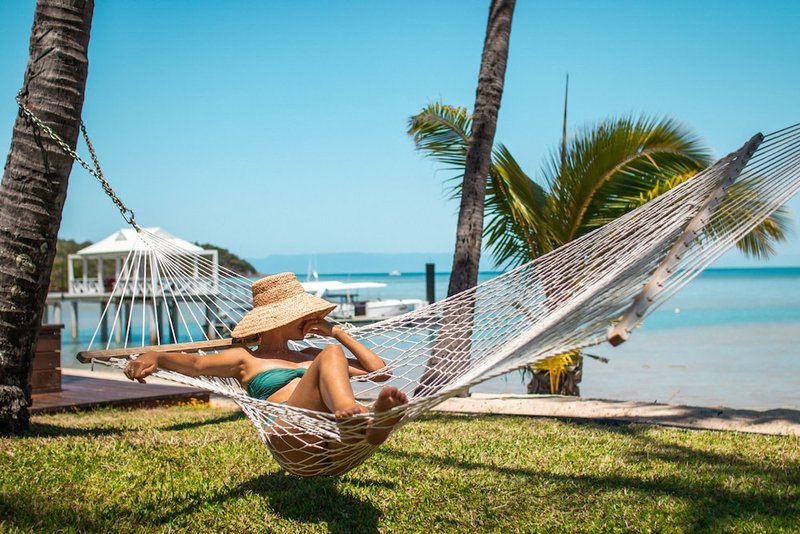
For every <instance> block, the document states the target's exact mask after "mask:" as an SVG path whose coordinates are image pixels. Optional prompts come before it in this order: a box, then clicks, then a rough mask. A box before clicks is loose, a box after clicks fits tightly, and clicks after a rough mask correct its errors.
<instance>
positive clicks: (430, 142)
mask: <svg viewBox="0 0 800 534" xmlns="http://www.w3.org/2000/svg"><path fill="white" fill-rule="evenodd" d="M471 127H472V122H471V117H470V116H469V113H468V112H467V110H466V109H465V108H461V107H453V106H447V105H444V104H441V103H432V104H429V105H428V106H426V107H425V108H424V109H423V110H422V111H421V112H420V113H419V114H417V115H414V116H412V117H411V118H410V119H409V129H408V132H409V134H410V135H411V136H412V137H413V139H414V143H415V144H416V147H417V149H418V150H420V151H421V152H423V153H424V154H425V155H426V156H428V157H431V158H433V159H435V160H437V161H439V162H441V163H443V164H445V165H446V166H447V168H448V169H449V170H451V171H452V172H453V173H454V175H453V177H452V178H451V180H452V182H451V183H452V187H451V193H452V196H453V197H458V196H460V194H461V188H460V176H461V174H462V173H463V169H464V161H465V154H466V147H467V146H468V145H469V143H470V138H471V135H472V133H471ZM710 162H711V158H710V155H709V153H708V152H707V151H706V149H705V148H704V147H703V145H702V143H701V142H700V140H699V138H698V137H697V136H696V135H694V134H692V133H691V132H690V131H689V130H687V129H686V128H684V127H682V126H681V125H680V124H678V123H676V122H675V121H674V120H671V119H669V118H660V119H657V118H652V117H646V116H644V117H622V118H616V119H608V120H605V121H602V122H600V123H598V124H596V125H592V126H589V127H586V128H584V129H582V130H579V131H578V132H577V133H576V134H575V135H573V136H572V138H571V139H569V140H567V139H566V135H565V136H564V139H563V140H562V144H561V147H560V149H559V150H556V151H553V152H552V153H551V154H550V155H549V157H548V158H547V160H546V162H545V164H544V166H543V167H542V169H541V172H540V178H539V180H538V181H534V180H532V179H531V178H530V177H529V176H528V175H527V174H526V173H525V172H524V171H523V170H522V168H521V167H520V165H519V164H518V163H517V161H516V160H515V159H514V157H513V155H512V154H511V152H510V151H509V150H508V148H507V147H505V146H504V145H502V144H499V145H497V146H496V147H495V149H494V152H493V161H492V166H491V167H490V169H489V172H488V180H487V188H486V200H485V202H486V223H485V225H484V236H485V238H486V246H487V247H488V248H489V249H490V251H491V253H492V256H493V259H494V261H495V264H496V265H497V266H498V267H502V268H507V267H513V266H516V265H519V264H522V263H525V262H528V261H530V260H532V259H535V258H537V257H539V256H541V255H542V254H546V253H547V252H550V251H551V250H553V249H555V248H557V247H559V246H561V245H563V244H565V243H567V242H569V241H572V240H573V239H576V238H578V237H580V236H582V235H584V234H586V233H588V232H591V231H592V230H595V229H597V228H599V227H600V226H602V225H604V224H606V223H608V222H610V221H612V220H614V219H615V218H617V217H620V216H621V215H623V214H625V213H627V212H629V211H631V210H633V209H635V208H637V207H639V206H641V205H642V204H644V203H645V202H647V201H649V200H651V199H653V198H655V197H656V196H658V195H660V194H662V193H664V192H665V191H667V190H669V189H671V188H672V187H675V186H677V185H678V184H680V183H682V182H684V181H686V180H690V179H691V178H692V177H693V176H694V175H695V174H697V173H698V172H699V171H701V170H703V169H704V168H705V167H706V166H708V165H709V163H710ZM730 194H732V195H746V194H747V191H746V190H743V189H742V187H741V186H736V185H734V187H732V188H731V191H730ZM732 204H733V203H732ZM736 204H738V203H736ZM740 215H741V216H746V214H744V213H742V214H736V213H732V214H730V215H729V216H730V217H732V218H738V217H739V216H740ZM788 222H789V221H788V217H787V214H786V212H785V211H783V210H778V211H777V212H775V213H774V214H773V215H772V216H771V217H769V218H768V219H767V220H765V221H764V222H763V223H762V224H761V225H760V226H758V227H757V228H756V229H755V230H754V231H753V232H751V233H750V234H749V235H747V236H746V237H745V238H744V239H742V240H741V241H740V242H739V243H738V244H737V245H738V247H739V248H740V250H742V251H743V252H744V253H745V254H748V255H751V256H758V257H763V256H768V255H770V254H771V253H772V252H773V245H774V243H775V242H777V241H780V240H782V239H784V236H785V234H786V232H787V230H788ZM718 224H725V222H724V220H723V221H721V222H719V223H718ZM711 231H713V228H712V229H711ZM561 356H563V358H561ZM559 358H560V360H559V361H561V362H562V363H563V367H565V368H570V367H572V368H575V369H578V370H579V369H580V363H581V360H580V358H581V355H580V354H579V353H574V352H573V353H568V354H566V355H559ZM564 362H566V363H564ZM552 366H553V362H543V363H542V364H541V365H539V366H538V368H537V369H532V371H534V372H548V370H549V369H550V368H551V367H552ZM559 374H562V373H560V372H559ZM551 378H552V376H551ZM557 382H558V381H557ZM551 384H552V386H551V387H553V388H555V391H559V390H560V389H559V388H560V386H559V384H553V382H552V380H551ZM555 391H554V392H555Z"/></svg>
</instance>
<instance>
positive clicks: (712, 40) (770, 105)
mask: <svg viewBox="0 0 800 534" xmlns="http://www.w3.org/2000/svg"><path fill="white" fill-rule="evenodd" d="M34 3H35V2H34V1H33V0H0V50H2V55H0V73H1V74H0V84H2V85H1V86H0V145H2V146H5V147H7V146H9V140H10V135H11V127H12V124H13V119H14V116H15V113H16V104H15V102H14V95H15V94H16V92H17V90H18V89H19V87H20V86H21V84H22V77H23V74H24V69H25V64H26V61H27V54H28V52H27V49H28V38H29V34H30V28H31V23H32V17H33V8H34ZM487 14H488V1H471V0H461V1H436V2H430V1H415V0H404V1H402V2H388V1H382V2H369V1H352V2H344V1H341V2H333V1H329V2H323V1H309V2H255V1H228V2H218V1H199V0H198V1H195V2H189V1H171V2H163V1H155V0H140V1H137V2H121V1H114V2H97V5H96V6H95V15H94V23H93V28H92V36H91V43H90V50H89V79H88V83H87V94H86V101H85V104H84V120H85V122H86V124H87V127H88V128H89V132H90V134H91V135H92V137H93V140H94V144H95V146H96V148H97V150H98V152H99V155H100V158H101V162H102V163H103V165H104V170H105V171H106V174H107V176H108V178H109V180H110V181H111V182H112V185H113V187H114V188H115V189H116V190H117V192H118V194H119V195H120V197H121V198H122V199H123V200H124V201H125V202H126V203H127V204H128V205H129V206H130V207H132V208H133V209H134V210H135V211H136V215H137V220H138V221H139V222H140V224H142V225H145V226H162V227H164V228H166V229H168V230H169V231H171V232H172V233H174V234H176V235H178V236H181V237H184V238H186V239H190V240H197V241H209V242H212V243H216V244H218V245H221V246H225V247H227V248H229V249H231V250H233V251H234V252H236V253H239V254H240V255H243V256H246V257H264V256H268V255H270V254H302V253H309V254H322V253H326V252H344V251H362V252H383V253H388V252H450V251H452V248H453V243H454V238H455V223H456V211H457V208H458V206H457V205H456V204H455V203H454V202H452V201H448V200H447V198H446V194H445V189H444V187H443V185H442V180H443V178H445V177H447V174H446V173H444V172H437V166H436V165H435V164H434V163H433V162H431V161H427V160H424V159H423V158H422V157H421V155H420V154H418V153H416V152H415V151H414V149H413V145H412V142H411V140H410V138H409V137H408V135H407V134H406V133H405V130H406V123H407V119H408V117H409V116H410V115H412V114H414V113H416V112H418V111H419V110H420V109H421V108H422V107H423V106H424V105H425V104H426V103H428V102H430V101H434V100H441V101H443V102H445V103H449V104H454V105H463V106H467V107H470V108H471V107H472V105H473V102H474V95H475V85H476V81H477V74H478V67H479V64H480V54H481V48H482V44H483V37H484V32H485V25H486V18H487ZM798 20H800V2H794V1H790V0H785V1H762V2H752V1H747V2H745V1H735V0H733V1H731V0H728V1H702V2H696V1H694V2H690V1H678V0H675V1H671V2H634V1H613V0H612V1H604V2H591V1H588V0H587V1H559V2H555V1H551V2H539V1H524V0H520V1H519V2H518V5H517V9H516V13H515V16H514V22H513V26H512V32H511V47H510V55H509V62H508V70H507V73H506V86H505V93H504V95H503V102H502V107H501V109H500V117H499V123H498V130H497V136H496V140H497V141H499V142H503V143H505V144H506V145H507V146H508V147H509V148H510V149H511V151H512V153H513V154H514V155H515V156H516V158H517V159H518V160H519V161H520V163H521V164H522V166H523V168H524V169H525V170H526V171H527V172H528V174H529V175H532V176H535V175H537V174H538V169H539V168H540V166H541V165H542V162H543V158H544V157H545V155H546V154H547V153H548V152H549V151H550V150H552V149H553V148H554V147H555V145H556V144H557V142H558V139H559V135H560V130H561V112H562V100H563V91H564V76H565V74H566V73H567V72H569V75H570V117H569V123H568V127H569V129H570V130H573V131H574V130H576V129H577V128H580V127H582V126H585V125H587V124H589V123H593V122H597V121H599V120H602V119H605V118H608V117H611V116H619V115H622V114H627V113H647V114H653V115H659V116H660V115H670V116H672V117H674V118H676V119H678V120H680V121H682V122H683V123H685V124H686V125H687V126H689V127H691V128H692V129H693V130H694V131H695V132H697V133H698V134H699V135H700V136H701V137H702V138H703V139H705V141H706V142H707V144H708V145H709V147H710V148H711V149H712V151H713V152H714V153H715V155H717V156H722V155H725V154H727V153H728V152H730V151H731V150H733V149H735V148H737V147H738V146H740V145H741V144H742V143H743V142H744V141H746V140H747V139H749V137H750V136H751V135H752V134H753V133H755V132H756V131H763V132H765V133H767V132H771V131H774V130H776V129H779V128H782V127H784V126H786V125H789V124H794V123H796V122H798V121H800V98H799V97H800V68H798V61H797V57H798V52H800V32H798V31H797V22H798ZM82 150H83V149H82ZM84 152H85V151H84ZM791 208H792V210H793V212H794V214H795V219H797V217H798V214H800V199H798V198H795V199H794V200H793V201H792V203H791ZM123 225H124V222H123V221H122V219H121V218H120V217H119V213H118V212H117V210H116V208H115V207H114V206H113V205H112V204H111V202H110V201H108V200H107V199H106V198H105V197H104V196H103V193H102V191H101V189H100V187H99V185H98V184H97V183H96V182H95V181H94V179H93V178H92V177H91V176H89V175H87V174H86V173H85V172H83V171H82V170H81V169H79V168H77V167H76V168H74V170H73V173H72V177H71V179H70V187H69V196H68V199H67V204H66V207H65V211H64V219H63V222H62V227H61V236H62V237H67V238H73V239H78V240H97V239H99V238H102V237H104V236H105V235H107V234H109V233H111V232H112V231H114V230H116V229H118V228H121V227H122V226H123ZM727 263H728V264H733V263H738V260H737V259H736V258H728V259H727ZM769 265H800V232H798V231H797V224H796V225H795V232H794V234H793V235H792V236H791V238H790V242H789V243H787V244H786V245H784V246H782V247H781V248H780V249H779V254H778V256H777V257H776V258H775V259H774V260H773V261H771V262H770V263H769Z"/></svg>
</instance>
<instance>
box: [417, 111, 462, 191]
mask: <svg viewBox="0 0 800 534" xmlns="http://www.w3.org/2000/svg"><path fill="white" fill-rule="evenodd" d="M408 134H409V135H410V136H411V137H412V138H413V140H414V145H415V146H416V148H417V150H418V151H420V152H422V153H423V154H424V155H425V157H428V158H432V159H434V160H436V161H439V162H441V163H444V164H445V165H446V166H447V167H446V168H447V169H448V170H451V171H454V172H456V174H455V175H453V176H451V177H450V178H449V179H448V180H449V181H451V182H452V183H453V186H452V189H451V196H452V197H458V196H459V195H460V194H461V185H462V184H461V182H462V180H461V178H462V177H463V176H464V166H465V165H466V160H467V151H468V150H469V143H470V136H471V135H472V116H471V115H470V114H469V113H468V111H467V108H463V107H454V106H448V105H445V104H442V103H440V102H432V103H430V104H428V105H427V106H425V107H424V108H423V109H422V111H420V112H419V113H418V114H416V115H412V116H411V117H409V119H408Z"/></svg>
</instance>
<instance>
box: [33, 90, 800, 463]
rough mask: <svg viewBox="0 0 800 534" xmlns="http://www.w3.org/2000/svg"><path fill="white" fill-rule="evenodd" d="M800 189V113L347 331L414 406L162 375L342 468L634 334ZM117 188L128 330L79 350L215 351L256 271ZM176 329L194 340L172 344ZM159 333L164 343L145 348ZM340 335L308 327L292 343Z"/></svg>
mask: <svg viewBox="0 0 800 534" xmlns="http://www.w3.org/2000/svg"><path fill="white" fill-rule="evenodd" d="M20 106H21V108H22V109H23V112H25V113H26V115H28V116H29V117H31V118H32V120H34V121H37V124H39V125H40V126H41V127H43V128H44V129H45V131H47V132H48V134H50V135H51V137H53V138H54V139H56V138H57V137H56V136H55V134H53V133H52V130H50V129H49V128H47V127H46V125H43V124H41V121H38V119H36V118H35V116H33V114H32V113H30V111H29V110H27V108H25V107H24V106H23V105H22V104H21V103H20ZM84 134H85V132H84ZM87 145H88V146H89V149H90V152H91V153H92V159H93V160H94V163H95V166H94V168H91V167H90V166H89V165H88V164H86V163H85V162H83V160H81V159H80V158H79V157H77V155H76V154H75V153H74V151H70V153H71V155H72V156H73V157H75V158H76V160H77V161H79V163H81V164H82V165H83V166H84V167H85V168H87V170H89V171H90V172H91V173H92V174H93V175H94V176H95V177H97V178H98V179H99V180H100V181H101V182H102V183H103V184H104V187H106V186H107V183H106V182H105V180H104V179H103V178H102V171H101V170H100V168H99V165H98V164H97V160H96V157H95V156H94V153H93V151H92V149H91V145H90V144H89V143H88V139H87ZM65 150H66V149H65ZM798 189H800V124H798V125H795V126H792V127H789V128H786V129H784V130H780V131H778V132H775V133H772V134H769V135H767V136H762V135H761V134H758V135H756V136H754V137H753V138H752V139H751V140H750V141H748V142H747V143H746V144H745V145H744V146H743V147H742V148H741V149H739V150H738V151H736V152H734V153H732V154H730V155H728V156H726V157H725V158H722V159H721V160H719V161H718V162H717V163H715V164H714V165H713V166H711V167H709V168H707V169H706V170H705V171H703V172H701V173H699V174H698V175H697V176H695V177H693V178H692V179H690V180H688V181H686V182H684V183H683V184H681V185H679V186H677V187H675V188H673V189H671V190H669V191H668V192H666V193H664V194H663V195H660V196H658V197H657V198H655V199H654V200H652V201H650V202H648V203H647V204H645V205H643V206H641V207H640V208H638V209H636V210H634V211H631V212H629V213H628V214H626V215H624V216H622V217H620V218H618V219H615V220H614V221H612V222H610V223H608V224H607V225H605V226H603V227H601V228H599V229H597V230H595V231H594V232H592V233H590V234H587V235H585V236H583V237H581V238H579V239H577V240H575V241H572V242H570V243H568V244H566V245H564V246H562V247H561V248H559V249H557V250H554V251H553V252H551V253H549V254H547V255H544V256H541V257H539V258H538V259H536V260H534V261H532V262H530V263H528V264H525V265H523V266H520V267H518V268H516V269H514V270H512V271H509V272H506V273H504V274H502V275H500V276H498V277H496V278H493V279H491V280H489V281H487V282H485V283H483V284H480V285H479V286H477V287H475V288H472V289H470V290H468V291H465V292H463V293H460V294H458V295H455V296H453V297H449V298H447V299H445V300H442V301H439V302H436V303H434V304H431V305H429V306H427V307H425V308H422V309H419V310H416V311H413V312H410V313H408V314H405V315H402V316H399V317H393V318H391V319H387V320H385V321H381V322H379V323H375V324H370V325H366V326H362V327H358V328H348V331H349V333H350V334H351V335H352V336H353V337H354V338H356V339H357V340H358V341H360V342H361V343H363V344H364V345H366V346H368V347H370V348H371V349H372V350H373V351H375V352H376V353H378V354H379V355H380V356H381V358H383V360H384V361H386V362H388V363H387V365H388V367H389V369H390V370H391V378H390V380H389V381H388V382H379V381H376V380H373V377H375V376H376V375H379V374H383V371H377V372H375V373H371V374H367V375H364V376H358V377H354V378H353V379H352V384H353V390H354V392H355V394H356V397H357V398H360V399H374V398H376V397H377V393H378V392H379V391H380V390H381V389H382V388H383V387H384V386H386V385H392V386H395V387H398V388H400V389H401V390H403V391H405V392H406V393H407V394H408V395H409V397H410V401H409V403H408V404H405V405H402V406H398V407H395V408H393V409H391V410H389V411H387V412H382V413H380V414H360V415H356V416H354V417H352V418H349V419H347V420H345V421H343V422H337V421H336V420H335V419H334V417H333V416H332V415H331V414H329V413H322V412H315V411H310V410H304V409H300V408H295V407H291V406H287V405H282V404H275V403H271V402H269V401H266V400H258V399H254V398H252V397H249V396H248V395H247V393H246V392H245V391H244V390H243V389H242V387H241V384H239V382H238V381H237V380H235V379H232V378H216V377H189V376H185V375H182V374H179V373H176V372H173V371H168V370H159V371H158V372H157V373H156V376H159V377H162V378H166V379H169V380H172V381H175V382H179V383H182V384H186V385H189V386H195V387H200V388H203V389H207V390H210V391H212V392H214V393H217V394H219V395H223V396H225V397H228V398H230V399H232V400H233V401H234V402H235V403H236V404H238V405H239V407H240V408H241V409H242V411H243V412H244V413H245V414H246V415H247V416H248V417H249V418H250V420H251V421H252V422H253V424H254V425H255V427H256V428H257V429H258V432H259V435H260V437H261V439H262V440H263V441H264V443H265V444H266V445H267V447H268V448H269V449H270V451H271V452H272V454H273V456H274V457H275V459H276V460H277V461H278V463H279V464H280V465H281V466H282V467H283V468H284V469H285V470H286V471H288V472H290V473H293V474H296V475H300V476H316V475H331V474H339V473H344V472H346V471H348V470H350V469H352V468H353V467H356V466H357V465H359V464H361V463H362V462H363V461H364V460H365V459H366V458H368V457H369V456H370V455H371V454H372V453H373V451H374V449H375V446H373V445H370V444H369V443H367V442H366V440H364V439H363V431H364V429H365V428H366V425H367V424H368V423H370V424H372V425H373V427H374V426H380V425H386V426H389V427H391V426H392V425H394V426H393V430H392V431H394V430H396V429H397V428H399V427H401V426H402V425H403V424H406V423H408V422H409V421H411V420H413V419H414V418H415V417H417V416H419V415H420V414H422V413H424V412H426V411H427V410H429V409H431V408H432V407H434V406H435V405H437V404H439V403H441V402H442V401H443V400H445V399H447V398H449V397H452V396H454V395H457V394H459V393H461V392H463V391H465V390H467V389H468V388H470V387H471V386H474V385H475V384H478V383H480V382H482V381H484V380H487V379H490V378H492V377H495V376H498V375H501V374H505V373H507V372H509V371H512V370H515V369H518V368H521V367H523V366H527V365H529V364H532V363H534V362H536V361H539V360H542V359H545V358H547V357H550V356H554V355H558V354H562V353H565V352H567V351H570V350H574V349H582V348H585V347H589V346H593V345H597V344H600V343H604V342H606V341H610V342H611V343H612V344H615V345H616V344H619V343H621V342H623V341H624V340H626V339H627V338H628V337H629V335H630V334H631V332H632V331H633V329H634V328H635V327H636V326H637V325H638V324H639V323H641V321H642V320H644V318H645V317H646V316H647V315H648V314H649V313H651V312H652V311H653V310H654V309H655V308H657V307H658V306H659V305H661V304H662V303H663V302H664V301H665V300H666V299H668V298H669V297H670V296H672V295H673V294H674V293H675V292H677V291H678V290H679V289H680V288H681V287H683V286H684V285H685V284H687V283H688V282H689V281H690V280H692V279H693V278H694V277H695V276H697V275H698V274H699V273H700V272H701V271H702V269H704V268H705V267H707V266H708V265H709V264H710V263H712V262H713V261H714V260H715V259H717V258H718V257H719V256H721V255H722V254H723V253H724V252H725V251H726V250H727V249H729V248H730V247H732V246H733V245H734V244H735V243H736V242H737V241H738V240H739V239H741V238H742V237H743V236H745V235H746V234H747V233H749V232H750V231H751V230H752V229H753V228H755V227H756V226H757V225H758V224H760V223H761V222H762V221H764V219H766V218H767V217H768V216H769V215H770V214H771V213H773V212H774V211H775V210H776V209H778V208H779V207H781V206H782V205H783V204H784V203H785V202H786V201H787V200H788V199H789V198H791V197H792V196H793V195H794V194H795V193H796V192H797V191H798ZM109 190H110V188H109V189H107V191H109ZM109 194H110V196H112V199H114V202H115V204H117V206H118V207H119V208H120V211H121V212H122V214H123V217H125V218H126V220H128V221H129V222H130V223H131V225H132V226H133V227H134V228H135V230H136V235H137V238H138V240H137V245H136V246H134V247H132V249H131V252H130V254H129V255H128V257H127V259H126V261H125V262H124V265H123V267H122V270H121V272H120V274H119V276H118V278H117V280H116V283H115V285H114V287H113V290H112V293H111V297H110V298H109V300H108V302H107V304H106V305H105V308H104V310H103V312H102V316H101V320H100V323H101V324H107V323H106V322H107V321H109V320H110V321H112V328H117V329H118V330H120V331H124V336H122V338H123V339H122V340H121V341H122V343H121V344H122V348H111V341H110V340H109V341H108V343H106V345H105V347H102V348H99V349H98V348H96V347H97V345H96V344H95V341H96V338H97V336H98V332H99V331H100V325H98V328H97V329H96V330H95V334H94V336H93V337H92V341H91V343H90V345H89V348H88V349H87V350H86V351H83V352H81V353H79V355H78V358H79V359H80V360H81V361H83V362H99V363H104V364H107V365H111V366H114V367H118V368H123V367H125V366H126V365H127V363H128V361H129V360H128V357H130V356H132V355H136V354H140V353H142V352H145V351H147V350H169V351H180V350H182V351H186V352H199V353H204V352H208V351H212V350H219V349H224V348H228V347H230V346H231V345H232V340H231V339H230V332H231V330H232V329H233V326H234V325H235V324H236V323H237V322H238V321H239V320H240V319H241V317H242V316H243V315H244V313H246V312H247V311H248V309H249V308H250V307H251V305H252V304H251V293H250V285H251V280H249V279H247V278H243V277H241V276H239V275H237V274H236V273H234V272H232V271H230V270H228V269H225V268H222V267H219V266H218V265H217V264H216V263H215V262H213V261H211V260H210V259H209V258H208V256H203V255H200V254H197V253H193V252H191V251H187V250H186V249H185V248H181V247H179V246H176V245H175V241H174V240H173V239H171V236H169V235H168V234H166V233H165V232H163V231H159V230H155V231H151V230H146V229H142V228H140V227H139V226H138V225H137V224H136V222H135V220H134V218H133V212H132V211H131V210H129V209H127V208H126V207H125V206H124V204H122V203H121V202H119V199H117V198H116V196H114V195H113V192H112V193H109ZM179 332H181V333H184V335H185V336H186V337H188V339H189V341H188V342H186V343H177V344H164V341H166V337H169V338H170V340H175V339H177V338H178V337H179ZM150 337H153V338H154V340H155V342H156V347H150V346H148V345H149V343H148V340H149V339H150ZM328 342H329V341H328V340H326V339H325V338H315V337H311V338H307V339H306V340H304V341H302V342H297V343H294V344H293V347H292V348H294V349H297V350H300V349H302V348H305V347H323V346H324V345H326V344H327V343H328ZM93 347H94V348H93ZM398 418H399V422H397V421H398ZM395 423H396V424H395Z"/></svg>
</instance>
